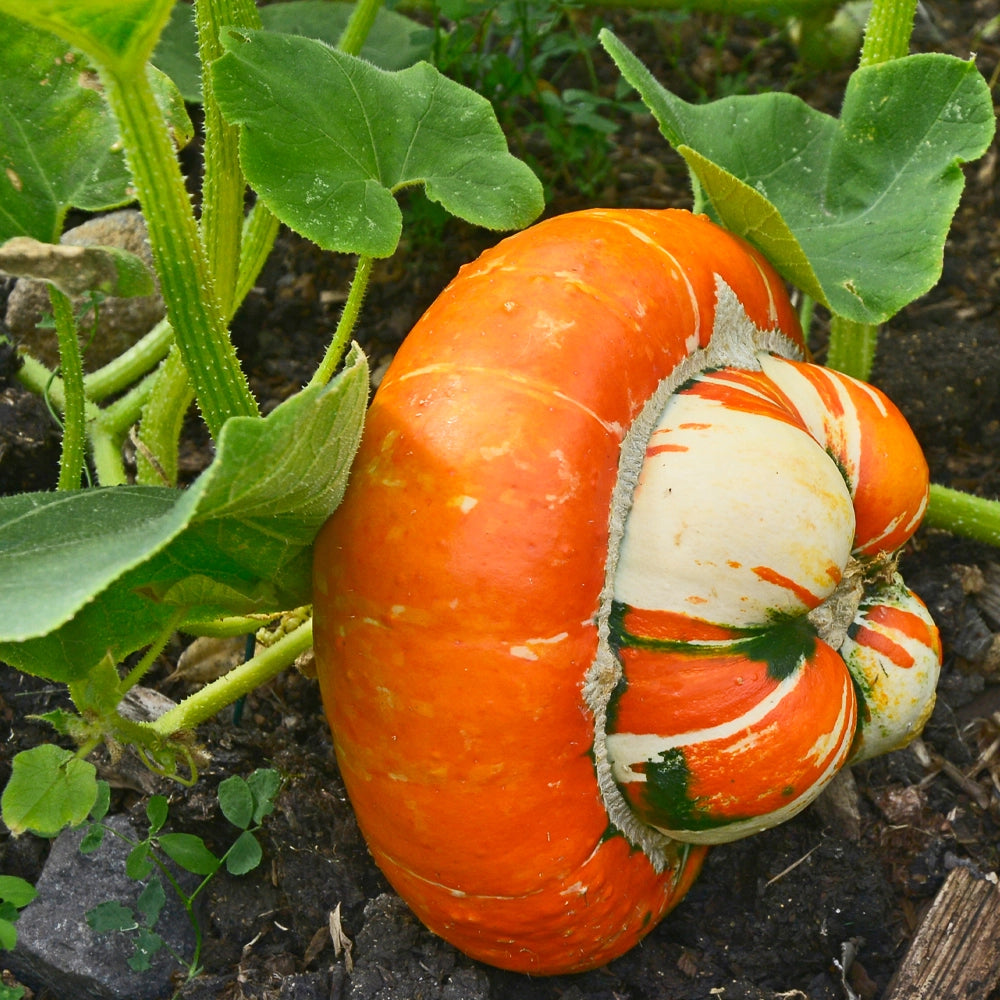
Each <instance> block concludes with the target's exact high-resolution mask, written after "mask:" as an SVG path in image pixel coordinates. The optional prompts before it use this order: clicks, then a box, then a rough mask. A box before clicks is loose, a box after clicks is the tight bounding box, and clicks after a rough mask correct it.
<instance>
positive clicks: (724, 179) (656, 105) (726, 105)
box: [601, 31, 995, 323]
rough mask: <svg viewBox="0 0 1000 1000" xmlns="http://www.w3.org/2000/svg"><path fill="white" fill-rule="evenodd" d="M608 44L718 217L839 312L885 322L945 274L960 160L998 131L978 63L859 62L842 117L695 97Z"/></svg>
mask: <svg viewBox="0 0 1000 1000" xmlns="http://www.w3.org/2000/svg"><path fill="white" fill-rule="evenodd" d="M601 40H602V42H603V44H604V46H605V48H606V49H607V50H608V52H609V53H610V54H611V56H612V58H613V59H614V60H615V62H616V63H617V64H618V67H619V69H620V70H621V72H622V75H623V76H624V77H625V79H626V80H628V82H629V83H631V84H632V85H633V86H634V87H635V88H636V89H637V90H638V91H639V94H640V96H641V97H642V99H643V102H644V103H645V104H646V106H647V107H649V109H650V110H651V111H652V112H653V114H654V115H655V117H656V119H657V121H658V122H659V125H660V129H661V131H662V132H663V134H664V136H665V137H666V138H667V140H668V141H669V142H670V143H671V145H673V146H674V147H675V148H676V149H677V150H678V151H679V152H680V153H681V155H682V156H683V157H684V159H685V161H686V162H687V164H688V167H689V169H690V170H691V173H692V175H693V177H694V178H695V179H696V181H697V183H698V185H699V186H700V189H701V190H702V192H703V193H704V195H705V196H706V197H707V199H708V201H709V203H710V206H711V210H712V214H714V215H715V216H716V217H717V218H718V219H719V220H720V221H721V222H722V223H723V224H724V225H725V226H727V227H728V228H730V229H732V230H733V231H734V232H736V233H738V234H740V235H742V236H745V237H746V238H747V239H748V240H750V241H751V242H754V243H756V244H757V245H758V246H759V247H760V248H761V249H762V251H763V252H764V253H765V254H767V256H768V257H769V258H770V259H771V261H772V262H773V263H774V265H775V266H776V267H777V268H778V270H779V271H781V273H782V274H783V275H784V276H785V277H787V278H788V279H789V280H790V281H793V282H795V283H797V284H799V286H800V287H801V288H803V289H804V290H805V291H807V292H808V293H809V294H811V295H813V297H815V298H817V299H818V300H819V301H821V302H823V303H825V304H826V305H828V306H829V307H830V309H832V310H833V311H834V312H836V313H838V314H839V315H841V316H844V317H846V318H847V319H850V320H853V321H855V322H859V323H881V322H884V321H885V320H887V319H889V318H890V317H891V316H893V315H894V314H895V313H896V312H898V311H899V310H900V309H901V308H903V306H905V305H907V304H908V303H909V302H911V301H913V299H915V298H917V297H918V296H920V295H922V294H923V293H924V292H926V291H927V290H928V289H930V288H931V287H932V286H933V285H934V283H935V282H936V281H937V279H938V278H939V277H940V274H941V267H942V259H943V252H944V241H945V237H946V235H947V232H948V229H949V227H950V224H951V219H952V216H953V215H954V212H955V209H956V207H957V205H958V200H959V197H960V195H961V191H962V186H963V177H962V172H961V164H962V163H964V162H968V161H970V160H973V159H976V158H977V157H979V156H981V155H982V154H983V153H984V152H985V150H986V149H987V148H988V146H989V143H990V141H991V139H992V137H993V133H994V130H995V120H994V115H993V105H992V100H991V98H990V93H989V87H988V85H987V84H986V81H985V80H984V79H983V77H982V76H981V75H980V74H979V72H978V71H977V70H976V68H975V65H974V64H973V63H972V62H971V61H970V62H965V61H963V60H961V59H956V58H954V57H952V56H947V55H941V54H925V55H915V56H908V57H906V58H903V59H896V60H892V61H890V62H885V63H880V64H878V65H875V66H867V67H864V68H862V69H858V70H857V71H856V72H855V73H854V74H852V76H851V78H850V80H849V82H848V85H847V90H846V93H845V96H844V103H843V108H842V110H841V115H840V118H839V119H837V118H832V117H830V116H829V115H825V114H822V113H821V112H819V111H815V110H814V109H812V108H810V107H808V105H806V104H804V103H803V102H802V101H800V100H799V99H798V98H796V97H793V96H792V95H790V94H784V93H770V94H757V95H754V96H750V97H747V96H740V97H728V98H723V99H722V100H719V101H714V102H712V103H711V104H705V105H692V104H688V103H686V102H685V101H682V100H681V99H680V98H678V97H675V96H674V95H673V94H671V93H669V92H668V91H667V90H665V89H664V88H663V87H662V86H660V84H659V83H657V82H656V80H655V79H653V77H652V76H651V75H650V73H649V71H648V70H647V69H646V68H645V67H644V66H643V65H642V63H640V62H639V60H638V59H637V58H636V57H635V56H634V55H633V54H632V53H631V52H630V51H629V50H628V49H627V48H626V47H625V46H624V45H622V43H621V42H620V41H618V39H617V38H615V37H614V35H612V34H610V32H607V31H605V32H602V34H601Z"/></svg>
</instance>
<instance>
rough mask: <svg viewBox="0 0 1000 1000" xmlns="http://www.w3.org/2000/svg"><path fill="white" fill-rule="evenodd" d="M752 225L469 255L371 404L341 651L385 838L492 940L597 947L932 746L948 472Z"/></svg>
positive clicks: (346, 526)
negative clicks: (812, 360)
mask: <svg viewBox="0 0 1000 1000" xmlns="http://www.w3.org/2000/svg"><path fill="white" fill-rule="evenodd" d="M803 355H804V348H803V344H802V339H801V332H800V329H799V324H798V321H797V317H796V315H795V313H794V312H793V310H792V307H791V305H790V303H789V300H788V298H787V296H786V293H785V291H784V288H783V286H782V284H781V282H780V279H779V278H778V277H777V275H776V274H775V272H774V271H773V270H772V269H771V267H770V266H769V265H768V264H767V262H766V261H765V260H764V259H763V258H762V257H761V256H760V255H759V254H758V253H757V252H756V251H755V250H753V249H752V248H750V247H749V246H747V245H746V244H744V243H743V242H742V241H740V240H739V239H737V238H736V237H734V236H733V235H731V234H729V233H727V232H725V231H723V230H721V229H720V228H718V227H717V226H715V225H714V224H712V223H711V222H710V221H708V220H707V219H705V218H704V217H698V216H694V215H692V214H690V213H687V212H683V211H675V210H666V211H640V210H593V211H586V212H579V213H571V214H568V215H564V216H559V217H556V218H553V219H550V220H548V221H545V222H542V223H540V224H538V225H536V226H534V227H533V228H531V229H528V230H526V231H524V232H522V233H520V234H518V235H515V236H513V237H510V238H509V239H507V240H505V241H503V242H501V243H500V244H499V245H498V246H497V247H495V248H494V249H492V250H490V251H488V252H487V253H485V254H484V255H483V256H482V257H481V258H480V259H479V260H478V261H476V262H474V263H472V264H470V265H467V266H466V267H465V268H463V269H462V271H461V272H460V273H459V275H458V277H457V278H456V279H455V280H454V281H453V282H452V283H451V285H450V286H449V287H448V288H447V289H446V290H445V291H444V292H443V293H442V294H441V296H440V297H439V298H438V299H437V301H436V302H434V304H433V305H432V306H431V307H430V308H429V310H428V311H427V313H426V314H425V315H424V316H423V317H422V319H421V320H420V321H419V323H418V324H417V326H416V328H415V329H414V330H413V331H412V333H411V334H410V335H409V337H408V338H407V339H406V341H405V343H404V344H403V345H402V347H401V349H400V351H399V353H398V355H397V356H396V358H395V359H394V362H393V364H392V366H391V367H390V369H389V371H388V373H387V374H386V376H385V378H384V380H383V381H382V383H381V385H380V387H379V389H378V392H377V393H376V395H375V397H374V400H373V403H372V406H371V409H370V413H369V417H368V422H367V426H366V430H365V434H364V438H363V442H362V445H361V449H360V452H359V454H358V456H357V459H356V462H355V464H354V467H353V470H352V475H351V479H350V482H349V485H348V489H347V493H346V496H345V499H344V502H343V504H342V506H341V507H340V508H339V510H338V511H337V512H336V513H335V514H334V516H333V517H332V518H331V520H330V521H329V522H328V524H327V525H326V526H325V527H324V529H323V531H322V533H321V535H320V537H319V539H318V542H317V547H316V555H315V575H314V601H315V610H314V614H315V630H316V632H315V634H316V659H317V664H318V668H319V679H320V684H321V690H322V694H323V699H324V704H325V707H326V710H327V714H328V717H329V721H330V725H331V728H332V732H333V737H334V744H335V748H336V753H337V758H338V761H339V765H340V768H341V771H342V773H343V777H344V781H345V783H346V787H347V790H348V793H349V796H350V798H351V801H352V804H353V806H354V809H355V812H356V814H357V817H358V822H359V824H360V826H361V829H362V832H363V834H364V836H365V838H366V840H367V842H368V845H369V847H370V850H371V852H372V854H373V855H374V857H375V860H376V861H377V863H378V864H379V866H380V867H381V868H382V870H383V871H384V873H385V875H386V876H387V877H388V879H389V881H390V882H391V883H392V884H393V885H394V886H395V888H396V889H397V890H398V891H399V893H400V894H401V895H402V896H403V897H404V899H406V900H407V902H408V903H409V904H410V906H411V907H412V908H413V910H414V911H415V912H416V913H417V915H418V916H419V917H420V918H421V919H422V920H423V921H424V922H425V923H426V924H427V926H428V927H430V928H431V929H432V930H434V931H435V932H437V933H438V934H440V935H441V936H442V937H444V938H446V939H448V940H449V941H451V942H452V943H454V944H455V945H456V946H457V947H459V948H461V949H463V950H464V951H465V952H467V953H468V954H469V955H472V956H473V957H475V958H478V959H481V960H483V961H486V962H489V963H492V964H495V965H498V966H501V967H505V968H509V969H514V970H520V971H525V972H532V973H536V974H538V973H541V974H545V973H560V972H571V971H578V970H583V969H587V968H593V967H595V966H598V965H601V964H603V963H605V962H607V961H609V960H610V959H612V958H614V957H616V956H618V955H620V954H621V953H623V952H624V951H625V950H627V949H628V948H630V947H631V946H632V945H634V944H635V943H636V942H637V941H638V940H640V939H641V938H642V937H643V935H645V934H646V933H647V932H648V931H649V930H650V929H651V928H652V927H654V926H655V924H656V923H657V921H658V920H659V919H660V918H661V917H662V916H663V915H664V914H665V913H666V912H667V911H668V910H670V909H671V907H673V906H674V905H675V904H676V903H677V902H678V900H679V899H680V898H681V897H682V896H683V894H684V892H685V891H686V890H687V888H688V886H689V885H690V884H691V882H692V881H693V879H694V878H695V876H696V875H697V872H698V869H699V867H700V865H701V861H702V858H703V856H704V852H705V850H706V849H707V848H706V846H705V845H707V844H711V843H719V842H723V841H727V840H732V839H735V838H737V837H741V836H745V835H748V834H750V833H753V832H755V831H758V830H761V829H764V828H766V827H768V826H771V825H773V824H774V823H777V822H780V821H782V820H784V819H786V818H788V817H790V816H792V815H794V814H795V813H796V812H798V811H799V810H800V809H802V808H804V806H805V805H807V804H808V803H809V802H810V801H812V799H814V798H815V796H816V795H817V794H819V792H820V791H821V790H822V788H823V787H824V786H825V785H826V784H827V782H829V781H830V779H831V778H832V777H833V775H834V774H835V773H836V772H837V770H838V769H839V768H841V767H842V766H844V764H846V763H848V762H849V761H852V760H856V759H860V758H862V757H864V756H869V755H871V754H874V753H879V752H883V751H885V750H887V749H891V748H893V747H896V746H898V745H901V744H903V743H905V742H906V741H907V740H908V739H909V738H911V737H912V736H913V735H915V734H916V733H917V732H918V731H919V729H920V727H921V726H922V724H923V722H924V720H925V719H926V717H927V715H928V713H929V711H930V708H931V705H932V703H933V695H934V686H935V682H936V678H937V672H938V666H939V658H940V649H939V645H938V638H937V632H936V630H935V628H934V625H933V623H932V621H931V619H930V616H929V615H928V613H927V611H926V609H925V608H924V606H923V605H922V604H921V603H920V601H919V600H918V599H917V598H916V597H915V596H914V595H913V594H912V593H911V592H910V591H908V590H907V589H906V587H905V586H904V585H903V583H902V581H901V580H900V579H899V577H898V575H897V574H896V572H895V568H894V560H893V555H892V554H893V553H894V552H895V551H896V550H897V549H898V548H899V547H900V546H901V545H902V544H903V543H904V542H905V541H906V539H907V538H909V536H910V535H911V534H912V533H913V531H914V530H915V529H916V526H917V524H918V522H919V520H920V517H921V515H922V512H923V510H924V507H925V505H926V501H927V467H926V463H925V462H924V459H923V456H922V454H921V452H920V449H919V447H918V445H917V443H916V441H915V439H914V437H913V435H912V433H911V431H910V429H909V427H908V426H907V425H906V422H905V420H904V419H903V417H902V416H901V415H900V413H899V412H898V411H897V410H896V409H895V407H894V406H893V405H892V404H891V403H890V402H889V401H888V400H887V399H886V398H885V397H884V396H883V395H882V394H881V393H880V392H879V391H878V390H876V389H874V388H871V387H869V386H867V385H865V384H863V383H860V382H857V381H854V380H852V379H850V378H848V377H846V376H843V375H840V374H838V373H836V372H833V371H829V370H826V369H823V368H820V367H817V366H814V365H811V364H808V363H805V362H804V361H803V360H802V357H803Z"/></svg>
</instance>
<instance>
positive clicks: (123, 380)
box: [83, 319, 174, 403]
mask: <svg viewBox="0 0 1000 1000" xmlns="http://www.w3.org/2000/svg"><path fill="white" fill-rule="evenodd" d="M173 340H174V331H173V329H172V328H171V326H170V323H169V322H168V321H167V320H166V319H162V320H160V322H159V323H157V324H156V326H154V327H153V329H152V330H150V331H149V333H147V334H146V335H145V336H144V337H143V338H142V339H141V340H138V341H136V343H134V344H133V345H132V346H131V347H130V348H129V349H128V350H127V351H125V352H123V353H122V354H119V355H118V357H116V358H114V359H112V360H111V361H109V362H108V363H107V364H106V365H104V367H103V368H98V369H97V371H95V372H91V373H90V374H89V375H84V377H83V387H84V390H85V392H86V393H87V399H89V400H92V401H93V402H95V403H97V402H100V401H101V400H102V399H106V398H107V397H108V396H112V395H114V394H115V393H117V392H121V391H122V390H123V389H125V388H127V387H128V386H130V385H132V384H133V383H134V382H137V381H138V380H139V379H140V378H142V377H143V375H145V374H146V373H147V372H149V371H152V369H153V368H154V367H155V366H156V365H158V364H159V363H160V362H161V361H162V360H163V359H164V358H165V357H166V354H167V351H169V350H170V345H171V344H172V343H173Z"/></svg>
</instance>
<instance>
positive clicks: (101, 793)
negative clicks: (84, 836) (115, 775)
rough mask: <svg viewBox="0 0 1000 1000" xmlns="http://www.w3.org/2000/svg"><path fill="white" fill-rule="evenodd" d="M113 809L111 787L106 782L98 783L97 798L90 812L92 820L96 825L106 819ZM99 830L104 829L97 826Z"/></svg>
mask: <svg viewBox="0 0 1000 1000" xmlns="http://www.w3.org/2000/svg"><path fill="white" fill-rule="evenodd" d="M110 808H111V786H110V785H109V784H108V783H107V782H106V781H104V780H101V781H98V782H97V798H96V800H95V801H94V805H93V808H92V809H91V810H90V818H91V819H92V820H94V821H95V825H97V823H98V822H99V821H100V820H102V819H104V817H105V816H107V814H108V810H109V809H110ZM97 829H102V828H101V827H100V826H97Z"/></svg>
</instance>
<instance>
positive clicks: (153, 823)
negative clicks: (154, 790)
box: [146, 795, 170, 837]
mask: <svg viewBox="0 0 1000 1000" xmlns="http://www.w3.org/2000/svg"><path fill="white" fill-rule="evenodd" d="M169 808H170V807H169V804H168V803H167V797H166V796H165V795H153V796H151V797H150V799H149V801H148V802H147V803H146V819H148V820H149V835H150V836H151V837H152V836H153V835H154V834H157V833H159V832H160V830H162V829H163V824H164V823H166V821H167V812H168V810H169Z"/></svg>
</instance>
